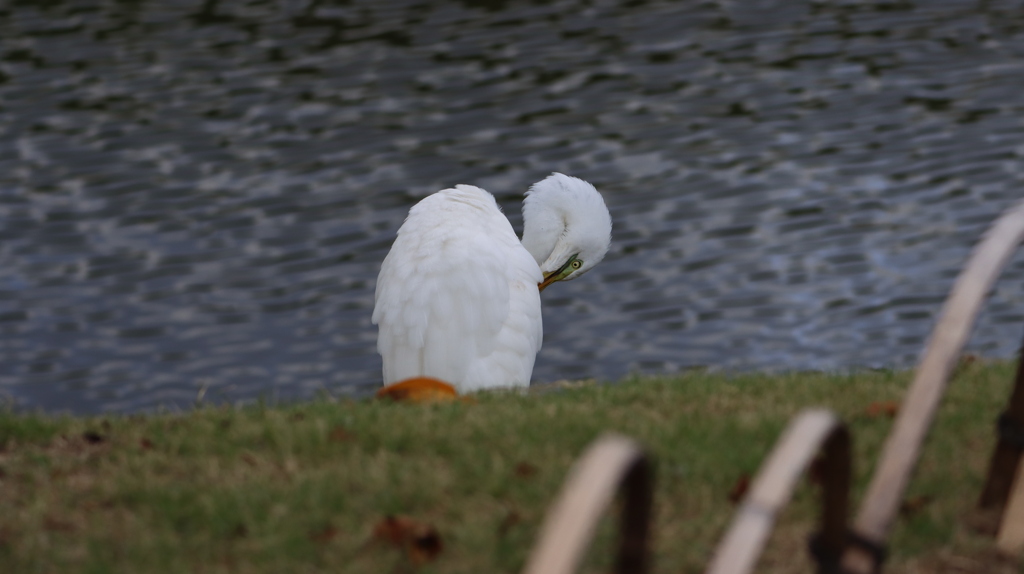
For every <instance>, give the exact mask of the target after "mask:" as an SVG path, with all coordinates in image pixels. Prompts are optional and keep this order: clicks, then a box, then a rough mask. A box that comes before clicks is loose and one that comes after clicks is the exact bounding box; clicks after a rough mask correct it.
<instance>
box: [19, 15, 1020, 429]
mask: <svg viewBox="0 0 1024 574" xmlns="http://www.w3.org/2000/svg"><path fill="white" fill-rule="evenodd" d="M437 4H438V5H436V6H435V5H431V4H427V3H416V2H398V1H393V0H378V1H374V2H369V1H362V0H351V1H341V0H339V1H333V2H332V1H329V0H328V1H319V0H252V1H248V2H245V1H237V2H228V1H224V2H218V1H217V0H206V1H205V2H204V1H201V0H191V1H186V0H174V1H171V0H160V1H157V0H95V1H86V0H80V1H71V0H67V1H65V0H46V1H43V0H34V1H22V2H19V1H17V0H15V1H14V2H13V4H10V5H6V6H7V7H0V221H2V229H0V234H2V241H0V358H2V360H0V394H3V395H8V396H9V398H10V400H13V401H14V402H15V403H16V404H17V405H18V406H19V408H28V409H34V408H42V409H45V410H50V411H58V410H70V411H74V412H99V411H136V410H147V409H153V408H158V407H161V406H163V407H167V408H172V409H173V408H188V407H189V406H190V405H191V404H192V402H193V400H194V399H195V398H196V396H197V393H199V392H200V391H201V390H202V391H203V392H204V393H205V400H207V401H213V402H225V401H230V402H234V401H240V400H252V399H254V398H256V397H259V396H264V397H267V398H269V399H272V400H274V399H276V400H285V399H293V398H305V397H310V396H313V395H315V394H316V393H318V392H324V391H326V392H330V393H332V394H335V395H345V394H349V395H362V394H365V393H367V392H368V391H369V390H370V389H372V388H374V387H375V386H376V385H377V384H379V380H380V373H379V368H380V360H379V358H378V357H377V355H376V353H375V350H374V343H375V339H376V331H375V328H374V327H373V326H372V325H370V322H369V319H370V312H371V309H372V306H373V289H374V284H375V280H376V274H377V270H378V268H379V264H380V261H381V260H382V259H383V257H384V254H385V253H386V252H387V249H388V248H389V246H390V243H391V241H392V239H393V237H394V233H395V231H396V230H397V228H398V226H399V225H400V224H401V222H402V219H403V218H404V216H405V213H406V211H407V210H408V208H409V207H410V206H411V205H412V204H413V203H414V202H415V201H417V200H418V199H419V198H420V197H422V196H423V195H425V194H427V193H430V192H432V191H434V190H437V189H440V188H443V187H448V186H451V185H453V184H456V183H472V184H477V185H480V186H482V187H485V188H486V189H488V190H490V191H491V192H493V193H495V194H496V195H497V196H498V197H499V201H500V202H501V204H502V205H503V206H504V209H505V211H506V213H507V214H508V215H509V217H510V219H511V220H512V221H513V225H514V226H516V228H517V229H519V228H520V217H519V215H518V213H519V202H520V199H521V194H522V192H523V191H524V190H525V189H526V188H527V186H528V185H529V184H530V183H532V182H534V181H536V180H539V179H541V178H543V177H544V176H546V175H547V174H548V173H549V172H551V171H563V172H566V173H569V174H573V175H576V176H579V177H583V178H585V179H587V180H589V181H591V182H592V183H594V184H595V185H596V186H597V187H598V189H600V190H601V191H602V192H603V193H604V195H605V197H606V200H607V202H608V205H609V207H610V209H611V211H612V216H613V219H614V222H615V231H614V242H613V246H612V249H611V252H610V253H609V255H608V258H607V259H606V261H605V262H604V263H602V264H601V265H600V266H599V267H597V268H596V269H595V270H594V271H593V272H591V273H590V274H589V275H588V276H587V277H585V278H583V279H581V280H579V281H575V282H571V283H567V284H559V285H556V286H554V287H552V288H551V289H549V290H547V291H545V293H544V306H545V309H544V312H545V341H546V342H545V346H544V349H543V350H542V351H541V353H540V355H539V357H538V360H537V366H536V369H535V371H534V379H535V381H552V380H556V379H560V378H579V377H598V378H601V379H616V378H618V377H621V376H623V375H625V374H627V373H630V372H656V373H658V372H675V371H679V370H683V369H690V368H700V367H712V368H728V369H774V370H781V369H843V368H849V367H877V366H907V365H910V364H912V363H913V361H914V360H915V358H916V356H917V354H918V353H919V351H920V350H921V348H922V345H923V344H924V339H925V337H926V336H927V333H928V331H929V329H930V327H931V325H932V324H933V322H934V320H935V317H936V314H937V311H938V308H939V306H940V304H941V302H942V300H943V299H944V297H945V295H946V293H947V291H948V289H949V287H950V285H951V283H952V279H953V278H954V277H955V275H956V273H957V272H958V270H959V268H960V266H961V265H962V263H963V261H964V258H965V257H966V255H967V253H968V251H969V249H970V247H971V245H972V244H973V243H974V242H975V241H976V239H977V238H978V236H979V234H980V233H981V232H982V231H983V229H984V228H985V227H986V226H987V225H988V224H989V223H990V222H991V220H992V219H993V218H994V217H996V216H997V214H998V213H999V212H1000V211H1001V210H1003V209H1005V208H1007V207H1008V206H1009V205H1011V204H1012V203H1013V202H1014V201H1016V200H1018V199H1019V198H1021V197H1024V191H1022V190H1024V186H1022V180H1024V163H1022V156H1024V120H1022V118H1024V114H1022V112H1024V105H1022V100H1021V85H1022V83H1021V78H1022V77H1024V10H1022V8H1024V3H1022V2H1019V1H1014V2H1008V1H991V2H984V3H977V2H973V1H970V2H969V1H966V0H965V1H941V2H940V1H936V0H930V1H928V2H909V1H899V0H895V1H894V0H890V1H879V2H870V1H868V2H860V1H858V2H845V1H836V2H820V1H816V2H791V1H785V0H769V1H761V2H753V1H750V2H725V1H720V2H716V1H704V2H696V1H686V2H684V1H675V2H674V1H668V0H652V1H643V0H633V1H629V2H608V1H604V2H602V1H596V2H589V3H588V2H569V1H559V0H556V1H551V2H546V1H545V2H525V1H513V0H507V1H501V0H497V1H483V0H463V1H462V2H449V3H437ZM979 5H980V6H981V7H979ZM1022 278H1024V257H1022V256H1018V257H1016V258H1015V260H1014V262H1013V264H1012V265H1011V267H1010V269H1009V271H1008V272H1007V273H1006V274H1005V275H1004V276H1003V278H1002V279H1001V280H1000V282H999V284H998V286H997V288H996V289H995V291H994V293H993V295H992V298H991V300H990V303H989V304H988V306H987V307H986V311H985V314H984V316H983V317H982V318H981V320H980V322H979V327H978V328H977V329H976V332H975V335H974V337H973V339H972V344H971V345H972V348H973V349H974V350H975V351H976V352H979V353H982V354H984V355H986V356H995V357H1007V356H1011V355H1012V354H1013V352H1014V351H1015V350H1016V348H1017V346H1018V344H1019V341H1020V334H1021V328H1022V324H1024V282H1022Z"/></svg>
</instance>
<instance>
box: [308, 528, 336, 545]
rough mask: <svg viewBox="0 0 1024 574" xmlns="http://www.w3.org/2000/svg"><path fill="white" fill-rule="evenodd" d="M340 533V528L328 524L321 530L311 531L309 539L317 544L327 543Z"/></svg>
mask: <svg viewBox="0 0 1024 574" xmlns="http://www.w3.org/2000/svg"><path fill="white" fill-rule="evenodd" d="M337 535H338V529H337V528H335V527H334V526H331V525H330V524H328V525H327V526H324V527H323V528H321V529H319V530H314V531H313V532H310V533H309V539H310V540H312V541H313V542H316V543H317V544H327V543H328V542H330V541H331V540H333V539H334V537H335V536H337Z"/></svg>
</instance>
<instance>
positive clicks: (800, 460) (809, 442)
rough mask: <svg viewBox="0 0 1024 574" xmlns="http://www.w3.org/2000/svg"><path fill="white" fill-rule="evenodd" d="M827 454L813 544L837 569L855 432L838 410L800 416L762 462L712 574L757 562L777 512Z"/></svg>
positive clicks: (825, 566) (824, 567) (739, 572)
mask: <svg viewBox="0 0 1024 574" xmlns="http://www.w3.org/2000/svg"><path fill="white" fill-rule="evenodd" d="M819 452H821V453H822V454H823V457H822V458H821V467H820V470H821V473H820V477H821V480H822V489H823V492H822V513H821V530H820V531H819V532H818V533H817V534H816V536H815V537H814V539H813V542H812V549H813V551H814V554H815V558H816V559H817V560H818V564H819V570H820V571H821V572H833V571H835V570H836V568H837V567H838V564H839V559H840V556H841V555H842V551H843V549H844V548H845V546H846V542H847V534H848V532H847V528H846V517H847V509H848V504H849V491H850V470H851V469H850V435H849V432H848V431H847V430H846V427H845V426H844V425H843V424H842V423H841V422H840V421H839V419H838V418H836V416H835V415H834V414H832V412H830V411H827V410H824V409H815V410H807V411H804V412H802V413H800V415H798V417H797V418H796V419H794V420H793V421H792V422H791V423H790V424H789V426H788V427H787V428H786V431H785V433H784V434H783V436H782V438H780V439H779V441H778V442H777V443H776V444H775V448H774V449H773V450H772V453H771V454H770V455H769V457H768V460H767V462H765V463H764V465H762V466H761V470H759V471H758V473H757V476H756V477H755V478H754V481H753V484H752V485H751V487H750V491H749V492H748V493H747V496H746V497H745V498H744V499H743V502H742V504H741V506H740V509H739V511H738V512H737V514H736V518H734V519H733V521H732V524H730V525H729V530H728V531H727V532H726V534H725V537H724V538H723V539H722V542H721V543H720V544H719V545H718V548H717V549H716V550H715V555H714V557H713V558H712V561H711V565H710V566H709V567H708V569H707V573H708V574H745V573H747V572H750V571H751V570H752V569H753V568H754V565H755V564H756V563H757V559H758V557H760V555H761V551H762V549H763V547H764V543H765V540H767V538H768V534H769V533H770V532H771V529H772V527H773V526H774V524H775V518H776V515H777V514H778V513H779V511H780V510H781V509H782V508H783V507H784V506H785V505H786V504H787V503H788V502H789V499H790V498H791V497H792V495H793V490H794V489H795V488H796V483H797V481H798V480H799V479H800V477H801V476H803V474H804V471H805V470H806V469H807V467H808V466H809V465H810V464H811V462H812V461H813V460H814V455H816V454H818V453H819Z"/></svg>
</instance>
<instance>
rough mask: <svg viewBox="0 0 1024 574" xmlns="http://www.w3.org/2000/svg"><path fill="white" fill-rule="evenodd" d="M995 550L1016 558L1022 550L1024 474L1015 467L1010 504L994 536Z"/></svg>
mask: <svg viewBox="0 0 1024 574" xmlns="http://www.w3.org/2000/svg"><path fill="white" fill-rule="evenodd" d="M996 548H998V549H999V551H1000V552H1002V553H1003V554H1006V555H1008V556H1016V555H1018V554H1020V551H1021V550H1022V549H1024V472H1021V467H1020V465H1018V466H1017V478H1016V479H1015V480H1014V481H1013V491H1012V492H1011V493H1010V502H1009V503H1008V504H1007V505H1006V510H1005V511H1004V512H1003V522H1002V524H1000V525H999V534H998V536H996Z"/></svg>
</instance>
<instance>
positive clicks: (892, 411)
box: [864, 401, 900, 418]
mask: <svg viewBox="0 0 1024 574" xmlns="http://www.w3.org/2000/svg"><path fill="white" fill-rule="evenodd" d="M898 412H900V403H899V401H875V402H873V403H871V404H870V405H868V406H867V408H865V409H864V414H865V415H867V416H869V417H880V416H886V417H889V418H892V417H894V416H896V413H898Z"/></svg>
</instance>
